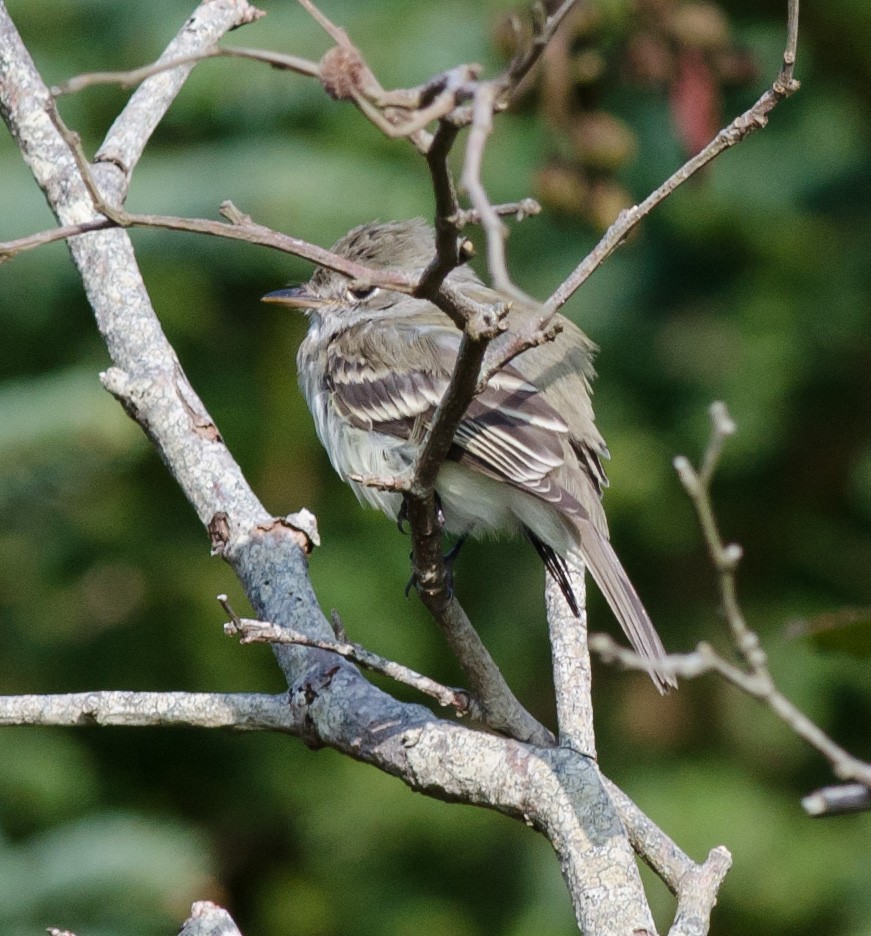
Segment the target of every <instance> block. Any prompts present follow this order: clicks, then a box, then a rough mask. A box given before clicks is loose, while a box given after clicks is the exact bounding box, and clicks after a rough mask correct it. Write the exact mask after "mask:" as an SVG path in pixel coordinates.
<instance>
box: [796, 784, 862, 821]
mask: <svg viewBox="0 0 871 936" xmlns="http://www.w3.org/2000/svg"><path fill="white" fill-rule="evenodd" d="M801 805H802V806H803V807H804V811H805V812H806V813H807V814H808V815H809V816H814V817H816V816H839V815H842V814H843V813H848V812H867V811H868V810H869V809H871V788H869V787H867V786H865V785H864V784H863V783H841V784H838V786H827V787H821V788H820V789H819V790H814V792H813V793H808V795H807V796H805V797H803V798H802V801H801Z"/></svg>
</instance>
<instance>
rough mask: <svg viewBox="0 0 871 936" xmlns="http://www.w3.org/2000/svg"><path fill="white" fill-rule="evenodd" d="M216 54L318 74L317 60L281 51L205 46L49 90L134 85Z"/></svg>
mask: <svg viewBox="0 0 871 936" xmlns="http://www.w3.org/2000/svg"><path fill="white" fill-rule="evenodd" d="M219 57H227V58H243V59H250V60H251V61H254V62H264V63H265V64H267V65H270V66H272V67H273V68H278V69H282V70H285V71H293V72H296V73H297V74H299V75H307V76H309V77H312V78H319V77H320V68H319V66H318V63H317V62H311V61H309V60H308V59H304V58H299V57H298V56H296V55H285V54H283V53H281V52H271V51H269V50H266V49H247V48H242V47H241V46H213V47H212V48H211V49H205V50H204V51H202V52H197V53H196V54H194V55H181V56H179V57H178V58H173V59H168V60H166V61H159V62H152V63H151V64H150V65H143V66H141V67H140V68H131V69H130V70H129V71H107V72H86V73H85V74H82V75H76V76H75V77H73V78H68V79H67V80H66V81H62V82H60V84H56V85H54V86H53V87H52V89H51V93H52V95H53V96H54V97H60V96H62V95H64V94H77V93H78V92H79V91H83V90H84V89H85V88H92V87H94V86H95V85H105V84H114V85H118V86H119V87H121V88H134V87H136V85H138V84H140V83H141V82H143V81H145V79H146V78H150V77H151V76H152V75H159V74H160V73H161V72H165V71H172V69H173V68H178V67H179V66H181V65H195V64H196V63H197V62H202V61H204V60H205V59H210V58H219Z"/></svg>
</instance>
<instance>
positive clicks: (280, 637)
mask: <svg viewBox="0 0 871 936" xmlns="http://www.w3.org/2000/svg"><path fill="white" fill-rule="evenodd" d="M218 601H219V602H220V604H221V606H222V607H223V608H224V610H225V611H226V612H227V614H228V615H229V616H230V620H229V621H228V622H227V623H226V624H225V625H224V633H226V634H229V635H230V636H236V635H239V636H240V637H241V643H243V644H249V643H272V644H296V645H298V646H301V647H313V648H314V649H316V650H326V651H328V652H329V653H335V654H336V656H340V657H344V659H346V660H350V661H351V662H352V663H356V664H357V665H358V666H362V667H363V668H364V669H367V670H371V671H372V672H373V673H380V674H381V675H382V676H387V677H388V678H389V679H392V680H394V681H395V682H398V683H402V684H403V685H405V686H411V688H412V689H416V690H417V691H418V692H422V693H423V694H424V695H428V696H430V697H431V698H433V699H435V700H436V701H437V702H438V703H439V705H441V706H444V707H445V708H452V709H454V711H455V712H456V713H457V714H458V715H460V716H463V715H471V716H472V717H473V718H478V719H480V718H481V713H480V712H477V711H476V709H477V706H476V704H475V700H474V699H472V697H471V696H470V695H469V693H468V692H465V691H464V690H462V689H452V688H450V687H449V686H444V685H442V684H441V683H437V682H436V681H435V680H434V679H430V678H429V676H423V675H421V674H420V673H417V672H415V671H414V670H413V669H411V668H409V667H407V666H403V665H402V664H401V663H396V662H394V661H393V660H388V659H386V658H385V657H382V656H379V655H378V654H377V653H373V652H372V651H371V650H367V649H366V648H365V647H363V646H361V645H360V644H357V643H351V642H350V641H339V640H321V639H318V638H314V637H311V636H309V635H308V634H302V633H300V632H299V631H296V630H293V629H292V628H288V627H280V626H279V625H277V624H273V623H271V622H269V621H258V620H254V619H253V618H240V617H238V616H236V615H235V614H234V613H233V610H232V608H231V607H230V606H229V604H228V603H227V596H226V595H218Z"/></svg>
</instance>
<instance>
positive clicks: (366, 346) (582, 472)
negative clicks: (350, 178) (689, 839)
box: [263, 219, 674, 691]
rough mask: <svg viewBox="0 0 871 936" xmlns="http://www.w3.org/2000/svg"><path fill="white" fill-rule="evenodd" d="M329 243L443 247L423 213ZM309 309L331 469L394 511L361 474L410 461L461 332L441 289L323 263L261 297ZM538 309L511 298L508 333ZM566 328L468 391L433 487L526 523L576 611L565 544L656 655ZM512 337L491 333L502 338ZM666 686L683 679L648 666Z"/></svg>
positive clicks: (395, 258) (366, 260)
mask: <svg viewBox="0 0 871 936" xmlns="http://www.w3.org/2000/svg"><path fill="white" fill-rule="evenodd" d="M333 251H334V252H335V253H337V254H340V255H342V256H344V257H347V258H349V259H351V260H355V261H357V262H359V263H361V264H365V265H366V266H369V267H371V268H373V269H396V270H403V271H406V272H408V271H417V272H420V271H422V270H423V269H424V268H425V267H426V266H427V264H428V263H429V262H430V260H431V259H432V257H433V255H434V251H435V240H434V235H433V231H432V229H431V228H430V227H429V226H428V225H427V224H426V223H425V222H424V221H422V220H420V219H417V220H414V221H401V222H392V223H388V224H379V223H375V224H364V225H362V226H361V227H358V228H354V230H352V231H350V232H349V233H348V234H346V235H345V236H344V237H343V238H342V239H341V240H339V242H338V243H337V244H336V245H335V246H334V247H333ZM448 282H449V283H451V284H452V285H454V286H455V287H457V288H458V289H460V290H462V291H463V292H464V293H465V294H466V295H468V296H469V297H470V298H471V299H473V300H476V301H478V302H481V303H485V304H487V305H493V304H495V303H499V302H501V301H502V297H501V296H500V294H499V293H497V292H495V291H494V290H492V289H490V288H488V287H487V286H485V285H484V284H483V283H482V282H481V281H480V280H479V279H478V277H477V276H476V275H475V273H474V272H473V271H471V270H470V269H468V268H467V267H459V268H457V269H455V270H454V271H453V272H452V273H451V274H450V275H449V276H448ZM263 298H264V301H265V302H275V303H280V304H283V305H286V306H291V307H293V308H298V309H302V310H304V311H306V312H307V313H308V317H309V328H308V334H307V335H306V337H305V339H304V340H303V342H302V344H301V345H300V349H299V354H298V355H297V368H298V373H299V384H300V387H301V389H302V392H303V394H304V395H305V398H306V401H307V403H308V406H309V409H310V410H311V412H312V415H313V417H314V421H315V427H316V429H317V434H318V437H319V438H320V440H321V443H322V444H323V446H324V448H325V449H326V450H327V454H328V455H329V457H330V461H331V462H332V464H333V467H334V468H335V469H336V471H337V472H338V473H339V475H340V476H341V477H342V479H343V480H344V481H346V482H347V483H348V484H350V485H351V487H352V488H353V489H354V491H355V493H356V495H357V497H358V498H359V499H360V501H361V502H363V503H368V504H371V505H372V506H374V507H378V508H380V509H381V510H383V511H384V513H386V514H387V515H388V516H389V517H393V518H394V519H396V518H397V517H398V516H399V515H400V510H401V507H402V496H401V495H400V494H397V493H394V492H388V491H379V490H377V489H375V488H372V487H367V486H364V485H361V484H359V483H358V482H356V481H352V480H351V477H352V476H357V477H361V476H368V477H380V478H390V477H395V476H398V475H401V474H403V473H405V472H406V471H407V470H408V468H409V467H410V466H411V465H412V464H413V462H414V459H415V455H416V453H417V450H418V447H419V445H420V439H421V431H420V430H421V426H422V425H425V424H426V422H427V420H429V419H431V418H432V415H433V413H434V412H435V409H436V407H437V406H438V404H439V401H440V400H441V398H442V395H443V394H444V392H445V389H446V388H447V385H448V381H449V380H450V377H451V373H452V372H453V368H454V363H455V361H456V357H457V352H458V349H459V346H460V337H461V335H460V331H459V330H458V329H457V327H456V326H455V325H454V324H453V322H452V321H451V320H450V319H449V318H448V316H447V315H445V314H444V313H443V312H442V311H440V310H439V309H438V308H437V307H436V306H434V305H433V304H432V303H431V302H428V301H425V300H421V299H414V298H412V297H410V296H407V295H404V294H402V293H398V292H392V291H390V290H387V289H380V288H378V287H373V286H357V285H355V284H353V283H351V282H350V281H349V280H348V278H347V277H345V276H343V275H341V274H339V273H335V272H333V271H331V270H327V269H325V268H322V267H319V268H318V269H317V270H316V271H315V273H314V275H313V276H312V278H311V280H310V281H309V282H308V283H307V284H306V285H305V286H297V287H293V288H290V289H280V290H278V291H276V292H271V293H269V294H268V295H266V296H264V297H263ZM540 311H541V310H540V309H539V308H536V307H535V306H534V305H532V304H523V303H514V304H513V305H512V307H511V309H510V312H509V314H508V332H507V333H506V334H510V333H511V332H515V331H516V330H517V329H518V328H520V327H521V326H522V325H523V324H524V323H525V322H527V321H528V320H529V318H530V317H531V316H534V315H539V314H540ZM557 320H558V321H559V324H560V325H561V326H562V331H561V333H560V334H559V335H558V336H557V337H556V339H555V340H554V341H552V342H548V343H545V344H543V345H541V346H540V347H537V348H530V349H529V350H527V351H524V352H523V353H522V354H520V355H519V356H518V357H516V358H515V359H514V360H513V361H511V363H510V364H508V365H507V366H506V367H504V368H503V369H502V370H501V371H499V372H498V373H497V374H495V375H494V376H493V377H492V378H491V379H490V381H489V382H488V384H487V387H486V388H485V390H484V391H483V392H482V393H480V394H479V395H478V396H477V397H475V399H474V400H473V401H472V403H471V404H470V406H469V408H468V410H467V411H466V414H465V416H464V417H463V419H462V421H461V423H460V425H459V426H458V428H457V431H456V435H455V436H454V444H453V446H452V448H451V450H450V452H449V454H448V458H447V460H446V461H445V463H444V464H443V465H442V467H441V469H440V470H439V474H438V477H437V479H436V484H435V488H436V493H437V494H438V497H439V500H440V503H441V509H442V511H443V515H444V525H445V529H446V530H447V531H448V532H450V533H453V534H457V535H460V536H466V535H469V534H471V535H473V536H476V535H480V534H484V533H493V532H501V531H506V532H509V533H523V534H525V536H526V537H527V538H528V539H529V540H530V541H531V543H532V544H533V546H534V547H535V548H536V550H537V551H538V553H539V555H540V556H541V557H542V559H543V560H544V563H545V565H546V566H547V569H548V570H549V572H550V573H551V575H553V576H554V578H555V579H556V581H557V582H558V583H559V585H560V587H561V589H562V591H563V594H564V595H565V597H566V600H567V601H568V603H569V605H570V607H571V608H572V610H573V611H574V612H575V613H576V614H577V613H579V612H578V605H577V601H576V599H575V596H574V594H573V593H572V589H571V585H570V583H569V579H568V574H567V570H566V561H565V556H567V555H568V554H569V553H572V552H575V553H577V554H578V555H580V557H581V559H582V560H583V562H584V564H585V565H586V567H587V568H588V569H589V570H590V574H591V575H592V576H593V579H594V580H595V582H596V584H597V585H598V586H599V588H600V589H601V590H602V593H603V594H604V595H605V598H606V599H607V601H608V604H609V605H610V606H611V609H612V611H613V612H614V614H615V615H616V617H617V620H618V621H619V622H620V624H621V626H622V628H623V630H624V631H625V633H626V636H627V637H628V638H629V641H630V643H631V644H632V646H633V647H634V648H635V650H636V651H637V652H638V653H639V654H641V655H642V656H644V657H645V658H646V659H648V660H650V661H651V663H652V664H654V667H655V664H656V663H657V662H658V661H660V660H661V659H662V658H663V657H664V656H665V650H664V648H663V646H662V643H661V642H660V639H659V637H658V635H657V633H656V630H655V629H654V627H653V624H652V623H651V621H650V618H649V617H648V615H647V612H646V611H645V610H644V606H643V605H642V604H641V600H640V599H639V597H638V595H637V593H636V591H635V589H634V588H633V587H632V584H631V582H630V581H629V578H628V577H627V575H626V572H625V571H624V569H623V566H622V565H621V564H620V560H619V559H618V558H617V555H616V554H615V552H614V550H613V549H612V547H611V544H610V543H609V542H608V525H607V522H606V520H605V514H604V511H603V510H602V503H601V494H602V488H603V487H604V486H605V485H606V484H607V483H608V482H607V479H606V477H605V473H604V471H603V469H602V463H601V459H602V458H603V457H607V455H608V450H607V448H606V447H605V443H604V441H603V439H602V437H601V435H600V434H599V431H598V429H597V428H596V425H595V421H594V416H593V409H592V406H591V404H590V379H591V378H592V376H593V367H592V356H593V351H594V345H593V344H592V342H591V341H590V340H589V339H588V338H587V337H586V335H584V333H583V332H582V331H581V330H580V329H579V328H577V326H575V325H574V324H572V323H571V322H570V321H569V320H568V319H566V318H563V317H562V316H557ZM504 340H505V336H500V337H499V338H496V339H495V340H494V343H493V344H494V347H495V349H496V350H498V346H499V344H500V342H501V341H504ZM651 676H652V678H653V681H654V683H655V684H656V685H657V687H658V688H659V689H660V690H661V691H662V690H664V688H665V687H666V685H674V681H673V679H672V678H671V677H670V676H668V675H666V674H663V673H661V672H660V671H659V670H657V669H655V668H654V669H652V671H651Z"/></svg>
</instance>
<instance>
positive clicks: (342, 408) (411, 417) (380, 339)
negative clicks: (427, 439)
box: [327, 323, 580, 512]
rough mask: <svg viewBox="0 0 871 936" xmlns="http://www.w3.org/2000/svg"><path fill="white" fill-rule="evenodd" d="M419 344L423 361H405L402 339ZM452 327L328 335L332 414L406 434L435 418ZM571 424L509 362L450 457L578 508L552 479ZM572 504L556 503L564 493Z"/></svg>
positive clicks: (467, 419) (464, 423) (450, 361)
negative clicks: (414, 363) (332, 337)
mask: <svg viewBox="0 0 871 936" xmlns="http://www.w3.org/2000/svg"><path fill="white" fill-rule="evenodd" d="M410 342H413V343H414V344H415V345H416V352H417V353H416V354H415V358H416V360H417V361H418V362H424V366H423V367H418V368H415V369H409V368H407V367H403V366H402V363H401V362H402V361H403V360H404V359H405V358H406V357H407V354H404V353H402V350H403V346H407V344H408V343H410ZM459 343H460V335H459V332H457V331H456V329H453V328H452V327H449V328H435V327H429V326H424V327H421V326H419V325H416V324H409V325H403V324H401V323H400V324H398V325H397V326H396V327H393V323H392V327H391V329H379V331H378V334H377V337H374V340H373V335H372V329H371V326H367V325H364V326H361V327H360V330H359V331H358V333H357V334H356V335H354V336H351V335H349V334H348V333H347V332H346V333H344V334H343V335H340V336H338V338H337V339H336V340H335V341H334V342H333V344H332V346H331V348H330V353H329V356H328V366H327V373H328V377H327V389H328V392H329V393H330V399H331V402H332V405H333V406H334V407H335V409H336V411H337V413H338V414H339V415H340V416H341V417H342V418H344V419H346V420H348V421H349V422H350V423H351V424H353V425H355V426H357V427H358V428H363V429H368V430H374V431H377V432H382V433H385V434H387V435H392V436H395V437H398V438H411V436H412V434H414V433H415V432H419V431H420V429H421V428H422V427H423V426H425V425H426V424H427V422H428V421H429V419H431V418H432V415H433V413H434V412H435V409H436V407H437V406H438V404H439V402H440V401H441V399H442V396H443V394H444V393H445V391H446V389H447V386H448V382H449V380H450V377H451V373H452V370H453V367H454V364H455V362H456V356H457V351H458V349H459ZM568 436H569V429H568V426H567V424H566V422H565V420H564V419H563V418H562V417H561V416H560V415H559V414H558V413H557V412H556V411H555V410H554V408H553V407H552V406H551V405H550V404H549V403H548V402H547V400H546V399H545V398H544V396H543V394H541V393H540V392H539V388H537V387H536V386H534V385H533V384H532V383H530V382H529V381H527V380H525V379H524V378H523V377H522V376H521V375H520V374H519V372H518V371H517V370H515V369H514V368H512V367H511V366H508V367H506V368H503V370H501V371H500V372H499V373H497V374H495V375H494V376H493V377H492V378H491V379H490V381H489V383H488V385H487V387H486V388H485V389H484V391H483V392H482V393H480V394H479V395H478V396H477V397H475V399H474V400H472V402H471V404H470V405H469V408H468V410H467V411H466V413H465V415H464V417H463V419H462V420H461V422H460V424H459V426H458V427H457V431H456V435H455V436H454V451H453V452H452V453H451V457H453V458H455V459H457V460H459V461H461V462H464V463H467V464H468V465H469V466H470V467H472V468H474V469H476V470H478V471H480V472H482V473H483V474H487V475H489V476H491V477H494V478H498V479H499V480H502V481H506V482H508V483H509V484H511V485H513V486H515V487H517V488H520V489H523V490H526V491H529V492H530V493H531V494H534V495H536V496H538V497H540V498H542V499H543V500H547V501H549V502H552V503H554V505H555V506H559V507H561V508H562V509H567V512H573V510H572V508H574V507H577V508H580V505H579V504H578V503H577V501H576V500H575V498H572V497H571V496H570V495H567V492H566V491H564V490H563V489H562V487H561V486H560V485H559V484H557V483H556V482H555V480H554V477H553V476H554V473H555V471H556V470H557V469H559V468H560V467H561V466H562V465H563V463H564V462H565V459H566V453H567V444H568V443H569V441H570V440H569V438H568ZM567 497H568V499H569V500H570V501H572V502H573V503H571V504H570V503H568V501H566V503H561V502H562V501H565V500H566V498H567Z"/></svg>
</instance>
